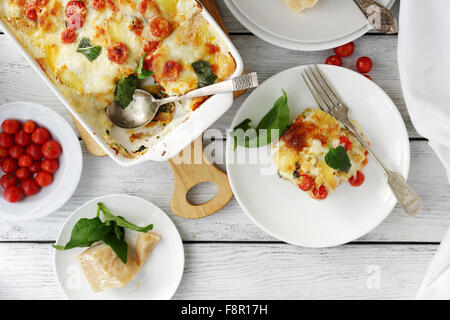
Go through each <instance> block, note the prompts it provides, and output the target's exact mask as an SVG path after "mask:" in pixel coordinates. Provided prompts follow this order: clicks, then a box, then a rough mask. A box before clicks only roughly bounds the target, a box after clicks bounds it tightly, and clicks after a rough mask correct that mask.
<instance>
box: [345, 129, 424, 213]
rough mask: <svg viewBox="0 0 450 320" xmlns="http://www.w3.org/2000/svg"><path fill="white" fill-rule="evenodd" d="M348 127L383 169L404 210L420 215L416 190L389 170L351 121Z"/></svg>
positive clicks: (419, 204)
mask: <svg viewBox="0 0 450 320" xmlns="http://www.w3.org/2000/svg"><path fill="white" fill-rule="evenodd" d="M345 125H346V127H347V128H348V129H350V131H351V132H352V133H353V134H354V135H355V136H356V138H357V139H358V141H359V142H360V143H361V144H362V145H363V146H364V147H365V148H366V150H367V151H368V152H369V153H370V155H371V156H372V157H373V158H374V159H375V161H376V162H377V163H378V164H379V165H380V167H381V168H382V169H383V171H384V174H385V175H386V178H387V183H388V184H389V187H391V189H392V192H394V195H395V197H396V198H397V200H398V202H400V204H401V205H402V207H403V209H404V210H405V211H406V213H407V214H408V215H410V216H415V215H417V214H418V213H420V212H421V211H422V209H423V202H422V200H421V199H420V198H419V196H418V195H417V193H415V192H414V190H413V189H412V188H411V187H410V186H409V185H408V184H407V183H406V181H405V179H404V178H403V176H402V175H401V174H399V173H397V172H394V171H391V170H389V169H388V168H387V167H386V166H385V165H384V163H383V162H382V161H381V159H380V158H378V156H377V155H376V154H375V153H374V151H373V150H372V147H371V146H370V145H369V144H368V143H367V142H366V140H365V139H364V138H363V137H362V136H361V134H360V133H359V132H358V130H356V128H355V127H354V125H353V123H351V122H350V121H348V122H346V123H345Z"/></svg>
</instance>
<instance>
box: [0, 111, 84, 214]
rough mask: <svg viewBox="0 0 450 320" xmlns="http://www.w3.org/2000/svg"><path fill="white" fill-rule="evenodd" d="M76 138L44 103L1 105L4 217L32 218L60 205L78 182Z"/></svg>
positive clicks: (79, 160) (0, 174)
mask: <svg viewBox="0 0 450 320" xmlns="http://www.w3.org/2000/svg"><path fill="white" fill-rule="evenodd" d="M82 167H83V158H82V152H81V147H80V143H79V140H78V137H77V136H76V134H75V132H74V131H73V129H72V127H71V126H70V125H69V124H68V123H67V121H66V120H64V118H62V117H61V116H60V115H59V114H57V113H56V112H54V111H52V110H51V109H49V108H46V107H44V106H42V105H39V104H35V103H30V102H12V103H7V104H4V105H2V106H0V217H3V218H6V219H13V220H31V219H36V218H39V217H43V216H46V215H48V214H50V213H52V212H54V211H56V210H58V209H59V208H60V207H61V206H62V205H64V203H66V202H67V200H69V199H70V197H71V196H72V194H73V192H74V191H75V189H76V187H77V186H78V183H79V181H80V176H81V171H82Z"/></svg>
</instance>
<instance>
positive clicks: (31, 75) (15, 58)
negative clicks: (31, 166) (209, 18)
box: [0, 35, 420, 137]
mask: <svg viewBox="0 0 450 320" xmlns="http://www.w3.org/2000/svg"><path fill="white" fill-rule="evenodd" d="M232 40H233V42H234V43H235V45H236V47H237V48H238V50H239V52H240V53H241V55H242V58H243V60H244V65H245V67H246V69H247V71H249V72H250V71H256V72H258V74H259V78H260V81H264V80H266V79H267V78H268V77H270V76H272V75H274V74H276V73H278V72H280V71H283V70H286V69H288V68H292V67H294V66H297V65H302V64H309V63H323V62H324V61H325V59H326V57H327V56H329V55H331V54H333V53H332V50H325V51H320V52H296V51H292V50H287V49H282V48H278V47H275V46H273V45H271V44H268V43H266V42H264V41H262V40H260V39H258V38H256V37H255V36H252V35H235V36H232ZM396 50H397V37H396V36H383V35H372V36H364V37H362V38H361V39H359V40H358V41H357V42H356V51H355V53H354V54H353V56H351V57H349V58H347V59H345V60H344V64H345V66H346V67H349V68H350V69H355V68H354V64H355V61H356V59H357V58H358V57H360V56H363V55H367V56H370V57H372V59H373V61H374V67H373V70H372V71H371V73H370V74H371V76H372V77H373V80H374V81H375V83H377V84H378V85H380V86H381V88H382V89H384V90H385V91H386V93H387V94H388V95H389V96H390V97H391V98H392V99H393V101H394V103H395V104H396V105H397V107H398V109H399V110H400V112H401V114H402V117H403V119H404V120H405V123H406V126H407V129H408V133H409V135H410V137H420V136H419V135H418V133H417V132H416V131H415V129H414V128H413V126H412V124H411V121H410V119H409V116H408V113H407V110H406V106H405V103H404V101H403V96H402V92H401V87H400V81H399V76H398V70H397V55H396ZM248 94H249V93H246V94H245V95H244V96H242V97H240V98H238V99H237V100H236V101H235V102H234V104H233V106H232V107H231V109H230V110H229V111H228V112H227V113H226V114H225V115H224V116H222V117H221V118H220V119H219V120H218V121H216V123H214V124H213V126H212V128H218V129H226V128H228V127H229V126H230V123H231V120H232V119H233V117H234V115H235V113H236V111H237V110H238V109H239V107H240V106H241V104H242V102H243V101H244V99H245V98H246V97H247V95H248ZM10 101H32V102H37V103H41V104H43V105H46V106H49V107H51V108H53V109H54V110H56V111H57V112H58V113H60V114H61V115H62V116H64V117H65V118H66V119H68V120H69V121H70V122H71V120H70V116H69V113H68V112H67V111H66V110H65V108H64V106H63V105H62V103H61V102H60V101H59V100H58V99H57V98H56V96H55V95H53V93H52V92H51V91H50V90H49V89H48V88H47V87H46V85H45V84H44V83H43V82H42V81H41V79H40V78H39V76H38V75H37V74H36V73H35V72H34V71H32V69H31V67H30V66H29V65H28V63H27V62H26V61H25V59H24V58H23V57H22V56H21V55H20V53H19V51H18V50H17V49H16V48H15V47H13V46H12V43H11V41H10V40H9V39H7V37H6V35H0V104H2V103H6V102H10Z"/></svg>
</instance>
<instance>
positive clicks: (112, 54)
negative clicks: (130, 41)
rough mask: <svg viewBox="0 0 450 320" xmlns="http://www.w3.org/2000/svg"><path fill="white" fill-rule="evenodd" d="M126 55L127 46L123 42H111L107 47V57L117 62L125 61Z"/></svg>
mask: <svg viewBox="0 0 450 320" xmlns="http://www.w3.org/2000/svg"><path fill="white" fill-rule="evenodd" d="M128 55H129V51H128V47H127V45H126V44H125V43H123V42H113V43H112V44H111V45H110V46H109V48H108V59H109V60H111V61H112V62H115V63H117V64H123V63H125V62H126V61H127V60H128Z"/></svg>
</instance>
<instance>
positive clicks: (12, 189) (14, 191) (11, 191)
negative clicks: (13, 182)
mask: <svg viewBox="0 0 450 320" xmlns="http://www.w3.org/2000/svg"><path fill="white" fill-rule="evenodd" d="M3 197H4V198H5V200H6V201H8V202H18V201H20V199H21V198H22V191H21V190H20V188H19V187H17V186H9V187H8V188H6V189H5V192H3Z"/></svg>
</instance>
